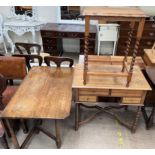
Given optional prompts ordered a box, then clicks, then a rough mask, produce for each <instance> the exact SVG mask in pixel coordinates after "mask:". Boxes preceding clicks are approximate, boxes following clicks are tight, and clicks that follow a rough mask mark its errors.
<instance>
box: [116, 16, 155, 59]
mask: <svg viewBox="0 0 155 155" xmlns="http://www.w3.org/2000/svg"><path fill="white" fill-rule="evenodd" d="M118 24H120V32H119V39H118V44H117V49H116V55H120V56H123V55H124V50H125V49H126V45H127V43H128V35H129V31H130V26H131V24H130V22H127V21H126V22H125V21H120V22H118ZM137 31H138V22H136V23H135V25H134V27H133V33H132V35H131V40H132V41H131V43H130V49H129V53H128V55H130V56H131V55H132V53H133V49H134V45H135V42H136V33H137ZM154 42H155V21H154V20H150V19H149V18H147V19H146V21H145V25H144V31H143V34H142V37H141V40H140V43H139V48H138V52H137V55H138V56H143V55H144V49H151V48H152V46H153V44H154Z"/></svg>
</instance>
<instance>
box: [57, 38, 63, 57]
mask: <svg viewBox="0 0 155 155" xmlns="http://www.w3.org/2000/svg"><path fill="white" fill-rule="evenodd" d="M57 52H59V53H58V55H59V56H62V55H63V40H62V38H57Z"/></svg>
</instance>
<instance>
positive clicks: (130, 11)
mask: <svg viewBox="0 0 155 155" xmlns="http://www.w3.org/2000/svg"><path fill="white" fill-rule="evenodd" d="M82 14H83V15H84V16H85V50H84V55H85V59H84V72H83V83H84V84H85V85H86V84H87V79H88V77H87V76H88V65H89V60H88V53H89V48H88V46H89V38H88V35H89V21H90V20H98V21H99V23H101V22H102V21H104V22H107V21H129V22H130V23H131V32H130V35H129V40H128V44H127V47H126V51H125V57H124V59H123V63H122V70H121V71H122V73H117V74H116V72H114V74H111V73H110V74H109V76H124V77H126V81H127V82H126V87H129V84H130V82H131V80H132V74H133V68H134V65H135V59H136V56H137V52H138V47H139V43H140V39H141V36H142V33H143V28H144V24H145V17H146V15H145V13H144V12H143V11H142V10H140V9H139V8H131V7H130V8H129V7H125V8H123V7H120V8H118V7H85V8H84V10H83V12H82ZM135 21H138V22H139V25H138V31H137V34H136V42H135V46H134V50H133V56H132V61H131V63H130V68H129V69H128V66H127V65H125V64H126V63H125V61H126V59H127V58H126V57H127V55H128V52H129V48H130V42H131V34H132V31H133V29H132V28H133V26H134V23H135ZM107 71H108V70H107ZM93 72H95V71H93ZM91 74H92V71H91ZM95 74H96V73H95ZM101 74H103V73H101ZM123 74H124V75H123ZM106 76H108V74H106Z"/></svg>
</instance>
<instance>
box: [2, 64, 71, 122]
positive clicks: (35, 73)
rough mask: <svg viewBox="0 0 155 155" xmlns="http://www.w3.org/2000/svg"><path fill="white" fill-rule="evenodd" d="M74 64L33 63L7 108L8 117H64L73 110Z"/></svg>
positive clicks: (3, 114)
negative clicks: (35, 64) (65, 65)
mask: <svg viewBox="0 0 155 155" xmlns="http://www.w3.org/2000/svg"><path fill="white" fill-rule="evenodd" d="M72 75H73V68H55V67H53V68H51V67H33V68H32V69H31V70H30V72H29V73H28V75H27V76H26V78H25V79H24V81H23V82H22V84H21V85H20V87H19V89H18V90H17V92H16V94H15V95H14V96H13V98H12V99H11V101H10V103H9V104H8V106H7V107H6V108H5V110H4V112H3V113H2V116H3V117H5V118H42V119H44V118H45V119H64V118H66V117H67V116H69V114H70V109H71V99H72Z"/></svg>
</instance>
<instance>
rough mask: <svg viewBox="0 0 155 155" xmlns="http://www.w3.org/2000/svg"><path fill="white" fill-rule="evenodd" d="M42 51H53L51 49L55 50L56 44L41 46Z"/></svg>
mask: <svg viewBox="0 0 155 155" xmlns="http://www.w3.org/2000/svg"><path fill="white" fill-rule="evenodd" d="M43 48H44V51H45V52H46V51H53V50H57V46H46V45H45V46H43Z"/></svg>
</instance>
